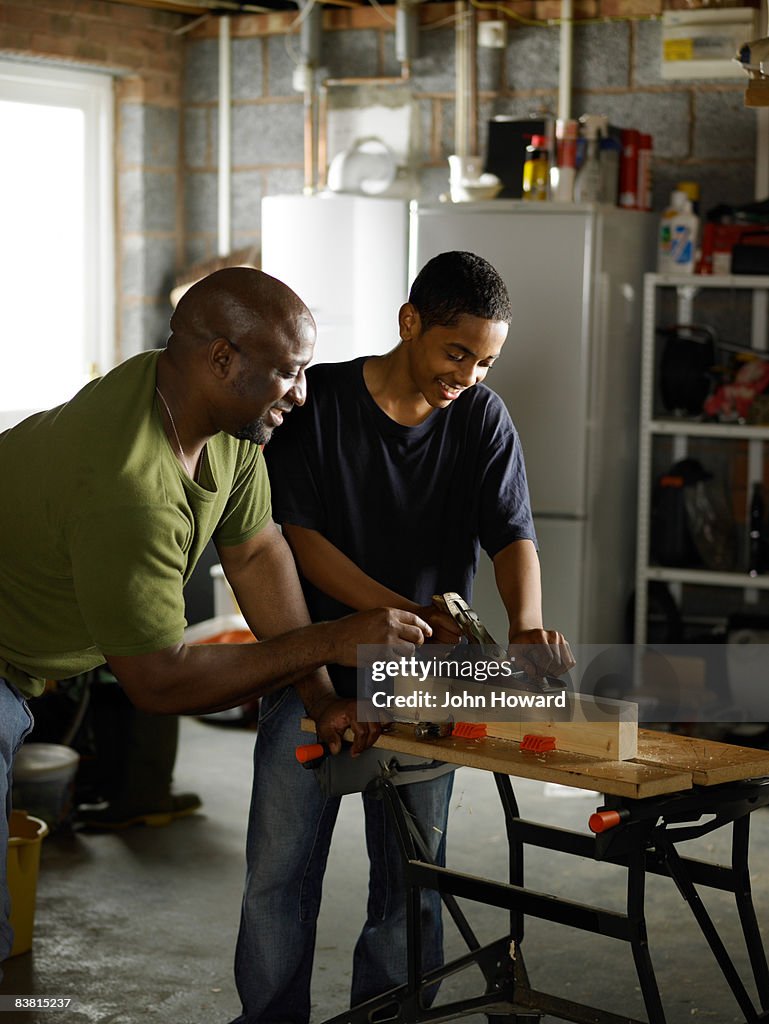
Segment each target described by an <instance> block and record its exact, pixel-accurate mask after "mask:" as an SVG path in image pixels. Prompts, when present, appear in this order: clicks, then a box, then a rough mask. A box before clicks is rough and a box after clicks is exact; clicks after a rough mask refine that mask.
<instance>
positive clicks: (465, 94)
mask: <svg viewBox="0 0 769 1024" xmlns="http://www.w3.org/2000/svg"><path fill="white" fill-rule="evenodd" d="M454 11H455V14H456V30H455V34H454V45H455V55H454V59H455V68H456V99H455V104H454V106H455V110H454V152H455V153H456V154H457V156H471V155H473V154H475V153H476V151H477V148H478V81H477V79H478V75H477V61H476V52H475V51H476V32H475V10H474V9H473V8H469V7H468V5H467V3H466V0H457V2H456V4H455V5H454Z"/></svg>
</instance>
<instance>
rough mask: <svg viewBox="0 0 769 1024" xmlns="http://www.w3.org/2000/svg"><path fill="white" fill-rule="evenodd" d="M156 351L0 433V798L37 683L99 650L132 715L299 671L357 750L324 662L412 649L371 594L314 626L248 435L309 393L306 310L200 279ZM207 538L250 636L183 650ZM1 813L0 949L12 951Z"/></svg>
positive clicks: (405, 616)
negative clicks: (362, 651) (188, 596)
mask: <svg viewBox="0 0 769 1024" xmlns="http://www.w3.org/2000/svg"><path fill="white" fill-rule="evenodd" d="M171 332H172V333H171V336H170V338H169V341H168V345H167V347H166V348H165V349H163V350H161V351H151V352H144V353H141V354H140V355H138V356H135V357H133V358H132V359H129V360H127V361H126V362H125V363H123V364H122V365H120V366H118V367H117V368H116V369H114V370H112V371H111V372H110V373H108V374H107V375H106V376H104V377H102V378H100V379H99V380H95V381H92V382H91V383H90V384H88V385H86V387H85V388H83V389H82V391H80V392H79V393H78V394H77V395H75V397H74V398H73V399H72V400H71V401H69V402H67V403H66V404H64V405H62V406H59V407H58V408H56V409H52V410H50V411H48V412H43V413H39V414H37V415H35V416H31V417H30V418H29V419H27V420H24V422H22V423H20V424H19V425H18V426H17V427H14V428H13V429H11V430H9V431H6V432H5V433H4V434H0V480H2V482H3V491H4V497H3V501H2V502H0V807H1V806H2V804H3V803H5V804H6V807H7V808H9V789H10V770H11V763H12V759H13V755H14V753H15V751H16V750H17V749H18V747H19V746H20V744H21V742H22V740H23V736H24V735H25V733H26V732H27V731H28V730H29V727H30V724H31V721H30V716H29V714H28V710H27V707H26V702H25V698H28V697H34V696H36V695H37V694H39V693H40V692H41V691H42V689H43V685H44V684H43V680H44V679H46V678H48V679H64V678H68V677H70V676H73V675H76V674H78V673H80V672H84V671H87V670H88V669H91V668H94V667H96V666H98V665H101V664H103V663H104V662H105V661H106V662H107V663H108V664H109V667H110V670H111V671H112V672H113V673H114V675H115V676H116V677H117V680H118V682H119V683H120V684H121V686H122V687H123V689H124V691H125V692H126V694H127V695H128V697H129V698H130V699H131V701H132V702H133V703H134V704H135V706H136V707H138V708H139V709H140V710H142V711H147V712H151V713H160V714H183V713H188V714H199V713H202V712H211V711H217V710H221V709H224V708H229V707H233V706H236V705H238V704H241V703H243V702H244V701H247V700H251V699H253V698H255V697H258V696H261V695H262V694H265V693H269V692H271V691H272V690H275V689H277V688H279V687H282V686H286V685H288V684H293V685H294V687H295V688H296V690H297V692H298V694H299V696H300V697H301V699H302V701H303V703H304V706H305V708H306V710H307V713H308V715H310V717H311V718H313V719H314V720H315V722H316V723H317V731H318V734H319V736H320V737H321V738H322V739H324V740H325V741H326V742H328V743H329V745H330V747H331V749H332V750H334V751H336V750H338V749H339V747H340V745H341V738H340V737H341V734H342V733H343V732H344V730H345V729H346V728H347V727H348V726H350V727H351V728H352V729H353V731H354V733H355V736H356V738H355V743H354V745H353V751H354V752H355V753H357V752H359V751H361V750H363V749H365V748H366V747H367V746H369V745H370V744H371V743H373V741H374V739H376V736H377V735H378V731H379V727H378V726H377V725H375V724H367V723H359V722H358V721H357V720H356V717H355V702H354V701H343V700H340V699H338V698H337V696H336V694H335V692H334V689H333V687H332V685H331V682H330V680H329V678H328V676H327V674H326V670H325V668H324V667H323V666H324V665H325V664H326V663H328V662H338V663H340V664H345V665H354V664H355V661H356V648H357V645H358V644H361V643H387V644H395V645H406V648H408V646H409V645H414V644H420V643H422V642H423V640H424V638H425V636H426V635H429V633H430V627H429V626H428V625H427V624H426V623H425V622H424V621H423V620H422V619H421V618H419V617H418V616H417V615H414V614H412V613H410V612H404V611H399V610H394V609H377V610H375V611H371V612H364V613H360V614H358V615H354V616H348V617H347V618H346V619H341V620H338V621H336V622H332V623H320V624H317V625H310V624H309V616H308V614H307V609H306V607H305V604H304V599H303V597H302V591H301V587H300V585H299V581H298V579H297V575H296V570H295V567H294V561H293V558H292V556H291V553H290V551H289V549H288V547H287V545H286V544H285V542H284V540H283V538H282V536H281V534H280V532H279V531H278V529H277V528H276V527H275V525H274V524H273V522H272V518H271V508H270V490H269V483H268V479H267V473H266V469H265V465H264V459H263V457H262V453H261V449H260V447H259V446H260V445H263V444H265V443H266V442H267V441H269V438H270V436H271V434H272V431H273V430H274V429H275V428H276V427H278V426H279V425H280V423H281V422H282V421H283V417H284V416H285V415H287V414H289V413H290V412H291V410H292V408H293V407H294V406H295V405H301V404H302V403H303V402H304V397H305V377H304V370H305V367H306V366H307V364H308V363H309V361H310V359H311V357H312V353H313V348H314V344H315V324H314V321H313V318H312V315H311V314H310V312H309V310H308V309H307V307H306V306H305V305H304V303H302V302H301V300H300V299H299V298H298V297H297V296H296V295H295V294H294V293H293V292H292V291H291V290H290V289H289V288H288V287H286V286H285V285H284V284H282V283H281V282H279V281H276V280H275V279H274V278H272V277H269V276H268V275H266V274H263V273H261V272H260V271H257V270H251V269H247V268H242V267H241V268H231V269H227V270H221V271H218V272H217V273H215V274H212V275H211V276H210V277H207V278H204V279H203V280H202V281H200V282H198V284H196V285H194V286H193V287H192V288H191V289H190V290H189V291H188V292H187V293H186V295H185V296H184V297H183V298H182V299H181V301H180V302H179V305H178V307H177V309H176V311H175V313H174V315H173V317H172V319H171ZM211 538H213V541H214V543H215V545H216V547H217V550H218V554H219V557H220V560H221V563H222V566H223V568H224V572H225V574H226V576H227V579H228V581H229V583H230V585H231V586H232V588H233V590H234V592H235V596H236V598H237V600H238V604H239V606H240V609H241V611H242V613H243V615H244V616H245V618H246V621H247V622H248V625H249V627H250V629H251V630H252V631H253V633H254V634H255V635H256V636H257V637H258V638H259V639H260V640H262V641H263V642H262V643H259V644H232V645H227V644H218V645H201V646H194V647H188V646H187V645H185V643H184V641H183V632H184V628H185V625H186V623H185V619H184V604H183V596H182V591H183V587H184V584H185V582H186V581H187V579H188V578H189V576H190V573H191V572H192V569H193V568H194V566H195V562H196V560H197V559H198V557H199V555H200V553H201V551H202V550H203V548H204V547H205V546H206V544H207V543H208V541H209V540H210V539H211ZM7 839H8V827H7V819H6V816H5V815H4V814H3V813H2V812H1V811H0V962H2V960H3V959H5V957H6V956H7V955H8V953H9V951H10V948H11V940H12V936H11V932H10V928H9V925H8V921H7V915H8V894H7V887H6V881H5V871H4V869H5V861H6V845H7Z"/></svg>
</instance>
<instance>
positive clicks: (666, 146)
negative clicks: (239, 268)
mask: <svg viewBox="0 0 769 1024" xmlns="http://www.w3.org/2000/svg"><path fill="white" fill-rule="evenodd" d="M677 3H678V0H672V2H671V3H669V4H667V5H666V6H675V5H676V4H677ZM682 3H683V0H682ZM693 5H694V6H697V2H696V0H695V3H694V4H693ZM686 6H687V7H689V6H692V4H691V3H689V2H687V3H686ZM511 7H512V8H513V9H514V10H515V12H516V13H517V14H518V15H519V17H520V18H522V19H523V21H520V20H513V19H508V34H507V44H506V47H505V48H504V49H503V50H489V49H479V51H478V87H479V148H480V150H481V152H483V151H484V149H485V145H486V137H485V136H486V122H487V120H488V119H489V118H490V117H492V116H494V115H512V116H516V117H525V116H526V115H528V114H529V113H530V112H532V111H541V110H550V111H553V112H554V111H555V110H556V108H557V91H558V47H559V30H558V27H557V26H556V25H554V24H546V23H544V22H545V21H546V19H548V18H551V19H552V18H557V17H558V15H559V13H560V4H559V3H558V0H522V2H517V3H516V2H514V3H512V4H510V5H506V9H510V8H511ZM661 12H662V3H661V0H577V2H576V3H575V17H576V18H577V19H578V20H577V23H576V25H575V28H574V79H573V87H574V95H573V113H574V115H575V116H579V115H580V114H582V113H600V114H604V113H605V114H608V115H609V117H610V119H611V121H612V122H613V123H615V124H618V125H620V126H623V127H636V128H638V129H640V130H641V131H644V132H649V133H650V134H651V135H652V136H653V137H654V203H655V208H656V209H658V210H661V209H662V208H664V206H665V205H666V204H667V200H668V197H669V195H670V191H671V189H672V188H673V186H674V185H675V184H676V182H678V181H680V180H682V179H688V180H695V181H698V182H699V183H700V187H701V194H702V208H703V209H705V210H707V209H708V208H710V207H712V206H715V205H716V204H718V203H721V202H726V203H742V202H747V201H749V200H751V199H753V198H754V188H755V185H754V175H755V149H756V112H755V111H754V110H751V109H748V108H746V107H745V106H744V103H743V94H744V91H745V84H746V79H745V80H743V79H740V78H735V79H718V80H715V79H714V80H690V81H668V80H663V79H662V77H661V74H660V53H661V35H662V26H661V22H660V20H659V17H660V15H661ZM452 15H453V5H451V4H430V5H423V7H422V8H421V9H420V16H421V30H420V40H419V56H418V57H417V59H416V60H415V61H414V62H413V66H412V86H413V90H414V95H415V97H416V103H417V105H418V108H419V117H418V119H417V120H418V123H419V132H420V136H421V138H420V139H419V143H418V145H419V153H420V160H419V188H420V196H421V197H422V198H428V199H434V198H437V196H438V195H439V194H440V193H442V192H445V191H446V190H447V187H448V164H447V162H446V157H447V156H448V154H449V153H451V152H452V151H453V149H454V106H455V104H454V87H455V72H454V28H453V24H452ZM485 16H487V15H486V14H485V13H483V14H482V15H481V17H485ZM488 16H489V17H491V16H492V15H491V14H489V15H488ZM497 16H498V15H497ZM579 19H582V21H580V20H579ZM598 19H600V20H598ZM295 20H296V15H295V14H293V13H291V12H285V13H281V14H271V15H254V16H247V17H241V18H237V19H232V22H231V25H232V34H233V37H234V39H233V175H232V188H233V223H232V228H233V246H235V247H237V246H239V245H246V244H256V245H258V242H259V231H260V220H259V201H260V199H261V197H262V196H263V195H269V194H275V193H278V192H300V191H301V190H302V185H303V180H304V179H303V135H302V97H301V95H300V94H298V93H296V92H294V91H293V90H292V85H291V72H292V69H293V66H294V62H295V60H296V54H295V51H296V45H297V37H296V26H295ZM528 21H536V22H539V23H537V24H527V23H524V22H528ZM324 29H325V32H324V38H323V65H324V67H325V68H326V70H327V72H328V74H329V75H330V76H332V77H352V76H358V75H367V76H370V75H397V74H399V71H400V69H399V66H398V65H397V63H396V61H395V54H394V33H393V28H392V25H391V24H389V23H388V22H386V21H384V20H383V18H382V16H381V15H380V14H379V13H378V12H377V11H375V10H372V9H358V10H354V11H331V10H330V9H329V10H327V11H326V12H325V14H324ZM216 31H217V27H216V24H215V22H212V21H208V22H206V23H203V24H201V25H200V26H199V27H198V28H196V29H195V30H193V31H192V32H190V33H189V35H188V38H187V46H186V64H185V92H184V110H185V113H184V126H185V139H184V152H183V160H184V168H185V183H186V184H185V198H186V207H185V237H186V248H185V253H186V256H187V258H188V259H200V258H206V257H210V256H212V255H214V253H215V239H216V235H215V227H216V225H215V208H214V206H213V204H214V203H215V198H214V197H215V191H216V177H215V176H216V143H215V139H216V118H217V114H216V103H215V101H216V89H217V84H216V83H217V49H216V46H217V44H216V40H215V38H214V36H215V33H216Z"/></svg>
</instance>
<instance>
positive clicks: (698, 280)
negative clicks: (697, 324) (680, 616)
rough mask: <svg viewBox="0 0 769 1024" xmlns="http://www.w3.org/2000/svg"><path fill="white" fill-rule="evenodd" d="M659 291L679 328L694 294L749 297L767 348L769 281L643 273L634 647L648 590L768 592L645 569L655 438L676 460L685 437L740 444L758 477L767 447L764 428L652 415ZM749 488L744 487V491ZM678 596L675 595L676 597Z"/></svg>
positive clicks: (748, 579) (764, 583) (703, 573)
mask: <svg viewBox="0 0 769 1024" xmlns="http://www.w3.org/2000/svg"><path fill="white" fill-rule="evenodd" d="M661 289H674V290H675V294H676V303H677V311H678V322H679V323H692V322H693V321H694V317H693V315H692V312H693V307H694V304H695V302H696V298H697V295H698V293H700V292H701V291H705V290H710V289H721V290H729V289H733V290H741V291H751V292H752V293H753V320H752V345H753V348H754V349H757V350H763V349H766V348H767V337H766V323H767V316H766V313H767V308H768V307H769V277H763V276H753V275H751V276H747V275H746V276H741V275H740V276H736V275H718V276H716V275H713V276H699V275H697V276H692V275H673V274H646V275H645V277H644V302H643V342H642V343H643V353H642V361H641V420H640V431H639V453H638V533H637V546H636V599H635V627H634V638H635V642H636V643H638V644H642V643H645V642H646V633H647V615H648V586H649V583H651V582H654V581H663V582H666V583H670V584H672V585H673V586H674V588H675V587H677V588H679V589H680V587H681V586H683V585H684V584H686V585H695V586H706V587H730V588H739V589H744V590H746V591H753V592H756V591H759V590H769V576H754V577H752V576H749V575H748V574H747V573H740V572H712V571H709V570H706V569H683V568H682V569H677V568H671V567H668V566H658V565H650V564H649V533H650V526H651V501H652V485H653V479H652V455H653V445H654V441H655V439H656V438H660V437H672V438H674V451H675V453H676V456H675V457H676V458H677V459H678V458H683V457H684V455H685V453H686V445H687V442H688V439H689V438H697V437H699V438H711V439H722V440H727V441H745V442H747V444H748V474H749V477H750V479H760V478H761V467H762V462H763V446H764V443H766V442H769V426H748V425H745V424H736V423H735V424H730V423H701V422H698V421H696V420H686V419H679V418H677V417H660V416H655V415H654V411H655V403H654V397H655V388H656V379H655V374H656V365H657V359H656V345H657V328H658V324H657V305H658V293H659V292H660V290H661ZM749 490H750V488H748V491H749ZM679 596H680V595H679Z"/></svg>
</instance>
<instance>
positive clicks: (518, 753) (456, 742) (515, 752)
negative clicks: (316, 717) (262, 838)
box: [302, 719, 692, 800]
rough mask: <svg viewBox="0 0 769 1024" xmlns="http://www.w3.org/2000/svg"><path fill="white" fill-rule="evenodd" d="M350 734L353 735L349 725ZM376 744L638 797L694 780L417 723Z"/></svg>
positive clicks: (307, 726) (396, 728)
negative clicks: (430, 729)
mask: <svg viewBox="0 0 769 1024" xmlns="http://www.w3.org/2000/svg"><path fill="white" fill-rule="evenodd" d="M302 728H303V729H304V730H305V731H307V732H314V731H315V726H314V723H313V722H311V721H310V720H309V719H303V721H302ZM347 738H348V739H350V740H351V739H352V733H351V732H349V731H348V735H347ZM374 745H375V746H376V747H377V748H378V749H380V750H391V751H393V753H396V754H398V753H401V754H411V755H413V756H416V757H425V758H434V759H435V760H439V761H447V762H449V763H450V764H457V765H463V766H465V767H468V768H480V769H483V770H484V771H489V772H499V773H501V774H504V775H514V776H517V777H519V778H524V779H536V780H538V781H540V782H555V783H558V784H559V785H561V786H571V787H572V788H575V789H588V790H598V791H599V792H601V793H606V794H610V795H612V796H623V797H630V798H632V799H636V800H639V799H643V798H644V797H649V796H659V795H660V794H663V793H677V792H679V791H680V790H683V789H691V786H692V777H691V774H690V773H688V772H686V771H681V770H676V769H671V768H664V767H661V766H659V765H655V764H639V763H637V762H635V761H606V760H604V761H600V760H598V759H597V758H595V757H590V756H589V755H587V754H575V753H569V752H566V751H563V750H552V751H549V752H547V753H529V752H527V751H523V750H521V749H520V746H519V745H518V744H517V743H515V742H513V741H512V740H505V739H497V738H494V737H491V736H489V737H486V738H485V739H481V740H462V739H458V738H455V737H447V738H446V739H440V740H436V739H429V740H418V739H415V737H414V727H413V725H407V724H405V723H401V722H397V723H394V725H393V727H392V731H390V732H387V733H383V734H382V736H380V737H379V739H378V740H377V742H376V743H375V744H374Z"/></svg>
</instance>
